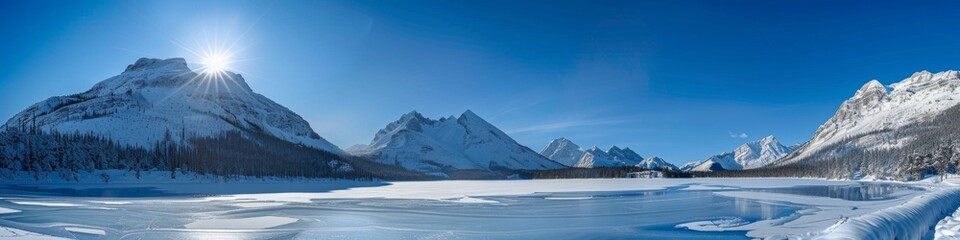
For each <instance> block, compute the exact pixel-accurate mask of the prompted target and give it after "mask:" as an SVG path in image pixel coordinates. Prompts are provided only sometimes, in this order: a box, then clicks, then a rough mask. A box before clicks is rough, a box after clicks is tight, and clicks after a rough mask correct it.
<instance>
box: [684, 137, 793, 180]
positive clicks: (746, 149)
mask: <svg viewBox="0 0 960 240" xmlns="http://www.w3.org/2000/svg"><path fill="white" fill-rule="evenodd" d="M791 151H792V149H791V148H790V147H787V146H784V145H783V144H780V142H779V141H777V138H775V137H774V136H773V135H770V136H767V137H764V138H762V139H760V140H756V141H752V142H748V143H744V144H743V145H740V146H739V147H737V148H736V149H734V150H733V151H732V152H724V153H721V154H717V155H713V156H710V158H707V159H705V160H703V161H695V162H690V163H687V164H684V165H683V167H681V169H682V170H684V171H716V170H721V169H723V170H740V169H753V168H760V167H763V166H767V165H769V164H770V163H773V162H774V161H776V160H777V159H780V158H781V157H783V156H786V155H787V154H789V153H790V152H791Z"/></svg>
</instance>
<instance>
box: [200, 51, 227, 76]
mask: <svg viewBox="0 0 960 240" xmlns="http://www.w3.org/2000/svg"><path fill="white" fill-rule="evenodd" d="M200 63H201V64H203V72H204V73H207V74H216V73H222V72H224V71H227V68H229V67H230V66H229V65H230V59H229V58H228V57H227V56H226V54H220V53H214V54H208V55H206V56H203V58H202V59H201V60H200Z"/></svg>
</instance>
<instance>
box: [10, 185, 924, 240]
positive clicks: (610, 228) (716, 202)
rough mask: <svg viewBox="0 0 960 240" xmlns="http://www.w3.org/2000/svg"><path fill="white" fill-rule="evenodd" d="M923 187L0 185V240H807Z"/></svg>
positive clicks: (908, 196)
mask: <svg viewBox="0 0 960 240" xmlns="http://www.w3.org/2000/svg"><path fill="white" fill-rule="evenodd" d="M921 192H922V190H920V189H918V188H913V187H909V186H904V185H898V184H889V183H861V182H848V181H821V180H800V179H587V180H537V181H438V182H397V183H376V182H338V181H333V182H270V183H249V182H248V183H203V184H191V183H167V184H123V183H116V184H53V185H51V184H44V185H12V184H8V185H3V186H0V196H2V197H3V199H2V200H0V226H4V227H5V229H6V230H4V229H0V238H7V237H14V238H17V237H35V236H37V235H46V236H48V237H50V236H56V237H65V238H79V239H104V238H106V239H115V238H122V239H212V238H227V239H264V238H269V239H287V238H301V239H412V238H416V239H424V238H425V239H475V238H483V239H586V238H670V239H703V238H704V237H709V238H711V239H745V238H748V236H750V237H769V236H778V235H779V234H791V235H801V236H803V235H810V233H816V232H820V231H822V230H823V229H825V228H827V227H829V226H830V225H833V224H834V223H836V222H837V221H838V220H839V219H840V217H841V216H855V215H859V214H863V213H869V212H873V211H876V210H878V209H883V208H886V207H889V206H894V205H897V204H899V203H901V202H903V201H905V200H906V199H909V198H910V197H912V196H915V195H917V194H919V193H921Z"/></svg>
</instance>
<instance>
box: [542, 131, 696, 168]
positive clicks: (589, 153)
mask: <svg viewBox="0 0 960 240" xmlns="http://www.w3.org/2000/svg"><path fill="white" fill-rule="evenodd" d="M540 155H543V156H545V157H547V158H549V159H551V160H554V161H556V162H559V163H561V164H563V165H567V166H571V167H578V168H594V167H623V166H638V167H644V168H649V169H663V168H670V169H674V170H676V169H679V168H677V166H674V165H673V164H670V163H668V162H666V161H664V160H663V159H661V158H658V157H652V158H647V159H644V158H643V157H641V156H640V154H637V153H636V152H634V151H633V150H631V149H630V148H620V147H617V146H611V147H610V149H607V150H603V149H600V147H597V146H594V147H592V148H590V149H583V148H580V146H579V145H577V144H576V143H573V142H572V141H570V140H569V139H566V138H562V137H561V138H557V139H554V140H552V141H550V143H548V144H547V146H546V147H544V148H543V150H542V151H540Z"/></svg>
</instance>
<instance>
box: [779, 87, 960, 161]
mask: <svg viewBox="0 0 960 240" xmlns="http://www.w3.org/2000/svg"><path fill="white" fill-rule="evenodd" d="M889 87H890V88H891V89H892V90H890V91H888V89H887V87H884V86H883V84H881V83H880V82H879V81H877V80H870V81H869V82H867V83H866V84H864V85H863V87H861V88H860V89H859V90H857V92H856V93H855V94H854V95H853V97H851V98H850V99H848V100H846V101H844V102H843V104H841V105H840V108H839V109H838V110H837V112H836V114H834V116H833V117H832V118H830V119H829V120H827V122H825V123H824V124H823V125H821V126H820V127H819V128H818V129H817V131H816V133H815V134H814V135H813V137H812V138H811V139H810V141H809V142H808V143H807V144H805V145H803V146H802V147H800V148H799V149H797V150H796V151H795V152H794V153H792V154H790V155H788V156H787V157H785V158H783V159H782V160H780V161H777V163H776V164H787V163H792V162H797V161H801V160H803V159H807V158H809V157H811V156H813V155H814V154H817V153H818V152H821V151H824V150H828V148H830V147H831V146H832V145H835V144H846V145H855V146H853V147H857V148H860V149H864V150H870V149H880V148H887V149H889V148H898V147H899V146H903V145H905V144H906V143H908V142H910V141H912V140H914V139H913V138H911V137H909V136H898V137H897V139H887V138H882V137H870V136H871V135H875V134H876V133H877V132H879V131H884V130H897V129H900V128H902V127H905V126H908V125H911V124H917V123H924V122H927V121H930V120H931V119H933V117H934V116H937V115H939V114H941V113H943V112H944V111H945V110H947V109H949V108H951V107H953V106H956V105H957V104H958V103H960V98H958V97H956V96H958V95H960V72H957V71H944V72H939V73H930V72H927V71H921V72H918V73H914V74H913V75H912V76H910V77H909V78H906V79H904V80H902V81H900V82H898V83H894V84H890V85H889Z"/></svg>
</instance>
